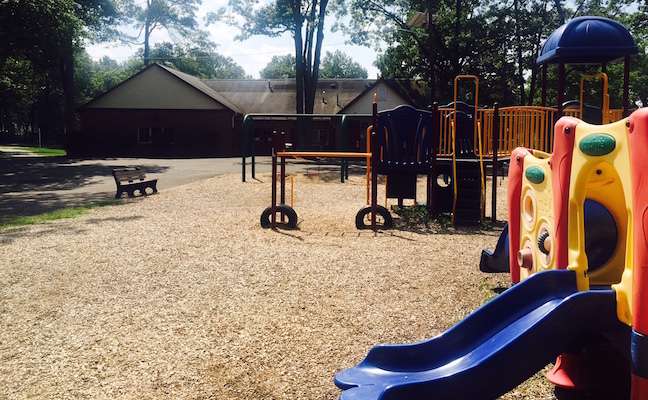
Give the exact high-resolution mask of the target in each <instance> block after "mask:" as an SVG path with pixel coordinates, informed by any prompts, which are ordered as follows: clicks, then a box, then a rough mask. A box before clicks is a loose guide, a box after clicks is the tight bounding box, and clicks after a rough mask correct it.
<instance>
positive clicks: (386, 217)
mask: <svg viewBox="0 0 648 400" xmlns="http://www.w3.org/2000/svg"><path fill="white" fill-rule="evenodd" d="M378 217H382V220H383V222H382V223H379V222H378ZM367 218H368V219H369V222H368V223H367V222H366V221H367ZM355 224H356V228H357V229H372V226H371V206H368V207H363V208H361V209H360V211H358V213H357V214H356V218H355ZM376 225H377V226H376V227H377V228H378V229H391V228H392V227H393V226H394V220H393V219H392V216H391V214H390V212H389V210H387V209H386V208H385V207H383V206H376Z"/></svg>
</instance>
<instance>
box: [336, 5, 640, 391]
mask: <svg viewBox="0 0 648 400" xmlns="http://www.w3.org/2000/svg"><path fill="white" fill-rule="evenodd" d="M590 22H592V23H590ZM619 27H621V26H620V25H619V24H617V23H614V22H613V21H610V20H606V19H601V18H592V17H586V18H577V19H574V20H572V21H570V22H569V23H567V24H566V25H564V26H562V27H561V28H559V29H558V30H557V31H556V32H557V33H556V32H555V33H554V34H552V35H551V36H550V38H549V39H548V40H547V42H546V43H545V45H544V47H543V52H542V53H541V55H540V57H539V62H543V61H547V60H551V59H552V58H551V57H553V56H555V55H556V54H561V53H562V54H563V55H565V57H566V58H562V59H560V64H559V70H562V73H561V74H560V75H562V78H561V79H560V80H562V81H563V84H564V62H566V61H569V62H593V61H596V60H601V59H605V60H607V61H612V60H614V59H617V58H619V57H622V58H624V60H625V65H626V68H625V70H626V74H625V75H626V85H624V86H625V90H624V101H623V103H624V110H623V111H622V112H623V113H624V114H625V113H627V104H628V101H627V100H628V99H627V97H626V96H627V71H628V59H629V58H628V57H629V54H631V53H632V52H636V47H634V48H633V45H634V42H633V41H632V38H631V37H629V34H628V33H627V31H625V29H623V31H625V34H627V35H626V36H624V37H622V39H624V40H620V39H619V35H621V34H623V32H622V31H621V28H623V27H621V28H619ZM610 29H613V30H614V32H612V33H616V35H613V34H610ZM570 32H572V33H573V32H576V33H578V34H579V35H584V36H589V38H590V39H591V43H592V46H590V48H589V51H588V49H584V48H583V41H582V40H581V41H580V42H579V41H578V40H575V38H574V37H572V38H570V37H569V36H567V39H570V40H566V43H568V44H569V43H571V45H572V46H575V47H576V46H579V47H578V48H577V50H578V52H573V51H571V52H570V48H569V46H567V45H564V47H562V48H561V46H560V44H561V43H562V42H561V38H560V37H561V35H564V34H569V33H570ZM579 32H580V33H579ZM601 32H603V33H605V32H607V33H608V36H605V35H603V36H601ZM628 37H629V41H628V40H627V39H628ZM629 43H630V44H632V46H631V45H630V44H629ZM559 50H560V51H559ZM571 50H573V49H571ZM575 53H576V54H575ZM576 57H580V58H576ZM596 57H598V58H596ZM601 57H602V58H601ZM607 61H606V62H607ZM596 78H600V79H602V80H603V85H605V84H606V82H605V81H606V78H607V77H606V76H605V75H598V76H596ZM585 79H590V77H586V78H585ZM583 82H584V81H581V86H582V85H583ZM558 97H559V99H560V97H561V95H560V92H559V96H558ZM562 104H563V102H562V101H559V107H558V111H557V112H558V114H560V113H562V111H563V110H560V108H561V106H562ZM581 104H583V102H582V101H581ZM602 104H603V107H602V110H603V112H602V115H601V122H603V123H607V124H603V125H594V124H589V123H587V122H584V121H581V120H579V119H577V118H574V117H570V116H563V117H562V118H561V119H559V120H558V122H557V123H556V124H555V126H554V128H553V132H552V133H551V134H550V135H546V136H544V138H545V140H542V138H543V136H542V135H543V131H544V129H543V125H542V124H540V125H539V127H538V126H536V131H535V132H536V135H535V137H536V138H538V139H539V140H536V141H535V142H530V143H536V144H537V145H538V147H540V149H529V148H527V147H526V146H525V147H518V148H516V149H512V150H511V161H510V166H509V182H508V194H507V200H508V204H509V224H508V227H507V229H506V230H505V233H504V234H503V235H502V237H501V238H500V241H499V242H498V246H497V248H496V251H495V253H496V254H497V255H500V256H501V253H502V252H508V257H507V261H508V264H509V265H508V267H509V268H508V269H509V270H510V273H511V278H512V281H513V282H514V283H515V284H514V286H513V287H511V288H510V289H508V290H507V291H505V292H504V293H502V294H501V295H499V296H497V297H496V298H494V299H493V300H491V301H489V302H488V303H486V304H485V305H484V306H482V307H481V308H479V309H478V310H476V311H474V312H473V313H472V314H470V315H469V316H468V317H467V318H465V319H464V320H463V321H461V322H460V323H458V324H457V325H455V326H454V327H453V328H451V329H450V330H448V331H447V332H445V333H443V334H441V335H439V336H437V337H435V338H433V339H429V340H425V341H422V342H419V343H414V344H406V345H379V346H376V347H374V348H373V349H371V351H370V352H369V354H368V355H367V357H366V358H365V359H364V360H363V361H362V362H361V363H359V364H358V365H357V366H355V367H353V368H349V369H346V370H343V371H341V372H339V373H338V374H336V376H335V383H336V385H337V386H338V387H339V388H340V389H342V390H343V391H342V395H341V399H343V400H352V399H353V400H360V399H363V400H369V399H381V400H397V399H398V400H401V399H410V400H418V399H428V398H434V399H477V398H480V399H481V398H496V397H497V396H499V395H502V394H504V393H506V392H507V391H509V390H511V389H513V388H514V387H515V386H517V385H518V384H520V383H521V382H523V381H524V380H526V379H527V378H529V377H530V376H531V375H533V374H534V373H535V372H537V371H538V370H540V369H542V368H543V367H544V366H545V365H547V364H549V363H550V362H551V361H553V360H554V359H555V358H556V357H558V358H557V361H556V363H555V366H554V368H553V369H552V371H551V372H549V373H548V374H547V377H548V379H549V380H550V381H551V382H552V383H554V384H555V385H556V386H557V388H560V389H561V390H571V391H572V392H570V394H569V395H570V396H572V397H570V398H574V397H573V396H574V395H575V394H577V395H582V396H584V398H588V399H592V398H595V399H627V398H632V399H633V400H643V399H648V217H646V216H647V215H648V186H647V185H646V182H648V159H647V158H646V157H645V153H646V152H647V151H648V108H644V109H640V110H637V111H635V112H634V113H632V115H630V116H629V117H627V118H625V119H622V120H619V121H616V122H612V123H608V122H611V121H613V120H614V119H615V118H616V117H617V116H618V113H619V112H618V111H615V112H611V111H610V110H609V99H607V98H606V97H605V96H604V98H603V102H602ZM578 111H579V112H580V113H581V115H584V113H585V110H584V109H580V110H578ZM565 114H566V113H565ZM543 146H545V147H543ZM547 146H551V147H552V148H553V152H552V153H549V152H548V151H546V150H547V149H548V147H547ZM493 152H494V154H496V153H497V149H496V148H494V149H493ZM507 242H508V243H507ZM507 244H508V246H507ZM496 254H493V255H492V256H495V255H496ZM483 258H484V257H482V259H483ZM487 258H488V257H487Z"/></svg>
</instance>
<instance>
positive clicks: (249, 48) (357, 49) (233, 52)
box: [86, 0, 378, 78]
mask: <svg viewBox="0 0 648 400" xmlns="http://www.w3.org/2000/svg"><path fill="white" fill-rule="evenodd" d="M227 1H228V0H216V1H214V0H207V1H205V0H203V4H202V5H201V7H200V9H199V12H198V16H199V20H200V22H201V24H202V25H203V28H205V29H206V30H207V31H208V32H209V33H210V37H211V40H213V41H214V42H215V43H216V44H217V45H218V48H217V51H218V52H219V53H221V54H223V55H226V56H229V57H232V58H233V59H234V61H236V62H237V63H238V64H239V65H241V66H242V67H243V69H245V73H246V74H249V75H251V76H252V77H253V78H258V77H259V71H260V70H261V69H262V68H263V67H264V66H265V65H266V64H267V63H268V62H269V61H270V59H271V58H272V56H276V55H285V54H293V52H294V50H293V42H292V38H291V37H290V35H288V34H285V35H283V36H281V37H277V38H269V37H265V36H255V37H252V38H250V39H248V40H245V41H236V40H234V37H235V36H236V34H237V33H238V30H237V29H236V28H235V27H232V26H229V25H227V24H225V23H216V24H213V25H210V26H208V27H205V26H204V23H203V20H204V17H205V15H207V13H208V12H210V11H215V10H217V9H218V8H220V7H222V6H225V5H226V4H227ZM327 18H328V23H327V25H328V26H331V25H332V22H333V18H334V16H328V17H327ZM169 40H170V38H169V35H168V34H167V33H166V32H165V31H164V30H157V31H155V32H154V33H153V35H152V37H151V41H152V43H157V42H162V41H169ZM346 42H347V38H346V37H345V36H344V35H343V34H341V33H339V32H337V33H333V32H330V30H327V32H326V34H325V37H324V46H323V52H322V54H324V53H325V52H326V51H334V50H342V51H344V52H345V53H347V54H349V55H350V56H351V57H353V59H354V60H355V61H357V62H358V63H360V64H361V65H362V66H363V67H364V68H366V69H367V72H368V73H369V78H375V77H376V76H377V74H378V70H377V69H376V67H375V66H374V65H373V62H374V61H375V59H376V52H375V50H374V49H371V48H368V47H363V46H355V45H349V44H346ZM138 48H139V46H136V45H127V44H123V43H119V42H112V43H100V44H92V45H89V46H88V47H87V48H86V50H87V51H88V53H89V54H90V56H91V57H92V58H93V59H95V60H97V59H99V58H101V57H103V56H109V57H110V58H112V59H115V60H118V61H123V60H125V59H127V58H129V57H130V56H132V55H133V54H134V53H135V52H136V51H137V49H138Z"/></svg>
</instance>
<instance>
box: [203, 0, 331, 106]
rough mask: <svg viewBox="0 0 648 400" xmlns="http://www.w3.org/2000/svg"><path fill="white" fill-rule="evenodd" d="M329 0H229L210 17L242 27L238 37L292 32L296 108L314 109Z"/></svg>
mask: <svg viewBox="0 0 648 400" xmlns="http://www.w3.org/2000/svg"><path fill="white" fill-rule="evenodd" d="M328 3H329V0H273V1H269V2H264V3H261V5H259V2H258V1H257V0H229V4H228V7H226V8H224V9H222V10H220V11H219V12H218V13H216V14H212V15H211V16H210V19H211V20H212V21H213V20H215V19H225V20H227V21H228V22H229V23H231V24H232V25H234V26H237V27H238V28H239V29H240V32H241V33H240V35H239V37H238V38H239V39H246V38H248V37H250V36H254V35H264V36H270V37H277V36H280V35H282V34H284V33H289V34H290V35H291V36H292V39H293V44H294V48H295V53H294V56H295V82H296V91H297V93H296V99H295V100H296V101H295V104H296V110H295V111H296V112H297V113H304V112H306V113H312V112H313V108H314V105H315V93H316V90H317V80H318V79H319V72H320V59H321V54H322V43H323V41H324V20H325V18H326V15H327V8H328Z"/></svg>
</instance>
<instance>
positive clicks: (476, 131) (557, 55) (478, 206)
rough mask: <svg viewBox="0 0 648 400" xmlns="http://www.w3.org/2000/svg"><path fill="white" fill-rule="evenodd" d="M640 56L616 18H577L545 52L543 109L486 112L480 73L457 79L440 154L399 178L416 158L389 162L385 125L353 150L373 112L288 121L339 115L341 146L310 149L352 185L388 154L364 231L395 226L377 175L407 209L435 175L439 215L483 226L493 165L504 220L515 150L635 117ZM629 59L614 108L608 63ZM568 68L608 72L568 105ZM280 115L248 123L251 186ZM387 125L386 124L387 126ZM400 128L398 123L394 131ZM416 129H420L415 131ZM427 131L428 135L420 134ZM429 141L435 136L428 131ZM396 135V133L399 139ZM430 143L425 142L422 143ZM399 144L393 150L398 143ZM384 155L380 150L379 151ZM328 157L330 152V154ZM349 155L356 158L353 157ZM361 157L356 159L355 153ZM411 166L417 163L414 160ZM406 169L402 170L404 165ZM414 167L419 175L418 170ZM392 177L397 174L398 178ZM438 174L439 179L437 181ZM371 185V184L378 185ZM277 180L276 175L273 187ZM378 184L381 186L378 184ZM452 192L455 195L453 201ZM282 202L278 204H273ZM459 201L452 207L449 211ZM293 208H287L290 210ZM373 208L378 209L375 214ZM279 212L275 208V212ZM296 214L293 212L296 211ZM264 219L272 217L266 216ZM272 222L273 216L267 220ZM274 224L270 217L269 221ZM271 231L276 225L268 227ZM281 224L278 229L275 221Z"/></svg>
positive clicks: (361, 222) (441, 111) (433, 205)
mask: <svg viewBox="0 0 648 400" xmlns="http://www.w3.org/2000/svg"><path fill="white" fill-rule="evenodd" d="M636 52H637V48H636V46H635V44H634V40H633V39H632V37H631V36H630V34H629V33H628V31H627V30H626V29H625V28H624V27H623V26H622V25H620V24H618V23H617V22H615V21H612V20H609V19H606V18H601V17H579V18H575V19H573V20H571V21H570V22H569V23H567V24H565V25H564V26H563V27H561V28H559V29H557V30H556V31H555V32H554V33H553V34H552V35H551V36H550V37H549V38H548V39H547V41H546V43H545V44H544V46H543V48H542V52H541V54H540V56H539V57H538V60H537V63H538V64H539V65H540V66H541V77H542V79H541V82H542V86H541V105H540V106H511V107H502V108H500V107H498V106H497V105H495V106H494V107H493V108H484V107H480V106H479V80H478V78H477V77H475V76H471V75H460V76H458V77H457V78H456V79H455V82H454V83H455V85H454V99H453V102H452V103H450V104H448V105H447V106H442V107H438V109H437V107H436V106H435V107H434V114H435V115H433V116H430V118H432V119H433V120H434V121H438V125H437V124H436V123H434V122H433V123H432V124H430V127H429V128H428V129H427V130H426V132H429V131H435V136H436V137H435V138H434V139H433V140H431V142H433V143H434V144H435V146H434V147H435V149H436V150H435V151H433V152H431V153H430V152H427V150H425V151H423V153H425V154H426V155H427V157H428V158H427V159H421V158H420V154H418V153H421V152H420V151H418V153H417V155H416V163H419V164H421V165H428V167H426V168H420V167H417V168H414V167H411V168H410V169H411V171H409V172H407V171H402V173H396V170H395V169H393V168H391V169H390V167H388V165H390V163H391V165H395V164H394V163H396V164H399V163H400V164H402V165H405V164H404V163H406V161H405V160H406V159H408V157H409V158H412V154H414V153H416V151H415V152H414V153H412V152H410V154H401V156H403V158H402V159H400V160H398V159H394V158H393V154H392V157H391V158H390V159H389V160H386V159H385V153H384V146H385V144H386V143H387V142H388V141H390V140H392V139H390V138H389V133H388V131H387V130H385V129H384V128H380V129H378V130H376V129H373V128H372V129H371V130H369V131H368V133H367V142H368V144H367V146H368V147H367V148H366V150H364V151H362V150H361V149H357V148H356V149H351V148H350V143H349V142H350V139H349V130H350V129H349V127H348V123H345V121H348V120H349V119H350V118H351V117H356V118H357V117H364V118H365V120H366V118H367V117H368V116H367V115H362V116H359V115H355V116H351V115H337V114H333V115H289V114H286V115H283V116H284V117H290V118H295V119H296V120H297V121H299V120H300V119H308V118H310V119H316V118H324V117H330V118H338V120H339V121H340V129H338V130H337V132H338V135H337V136H338V137H337V138H336V139H337V140H336V143H337V146H338V148H337V149H335V150H333V151H326V152H318V154H314V153H313V152H302V154H303V155H306V154H308V156H309V157H318V158H329V159H330V158H334V159H338V160H341V161H340V177H341V181H342V182H344V180H345V177H346V176H347V174H348V161H347V160H348V159H349V158H363V157H362V156H361V155H358V154H361V153H365V154H368V153H374V154H380V156H379V157H378V158H377V157H373V158H371V157H370V156H367V157H366V165H367V170H368V171H367V177H368V179H367V180H368V182H367V192H368V193H369V194H370V195H368V196H367V206H368V207H365V208H363V209H361V211H360V212H359V213H358V215H357V217H356V226H357V227H358V228H360V229H362V228H367V227H370V228H372V229H374V230H375V229H379V228H387V227H388V225H389V223H388V222H389V220H390V219H391V217H390V216H389V215H388V214H389V209H388V208H387V204H385V207H382V206H380V207H379V206H378V205H377V200H376V199H374V196H373V194H372V193H373V192H372V190H373V189H372V185H371V183H373V178H372V176H373V175H375V174H382V175H387V182H388V184H387V199H390V198H394V199H397V201H398V204H399V205H402V204H403V200H405V199H414V201H416V200H415V199H416V194H415V191H416V175H417V174H422V175H427V176H428V184H427V187H428V189H427V192H428V210H429V212H430V213H431V215H432V216H434V215H436V214H437V213H438V212H449V213H451V215H452V221H453V223H454V224H457V225H475V224H479V223H480V222H481V221H482V220H483V219H484V218H485V217H486V209H485V200H486V198H485V197H486V174H487V167H488V166H490V175H491V177H492V181H491V183H492V190H491V193H492V199H491V212H490V217H491V219H493V220H495V219H496V214H497V210H496V207H497V179H498V175H499V165H500V164H501V162H502V158H508V157H509V156H510V155H511V152H512V151H513V149H515V148H517V147H525V148H532V149H535V150H537V151H542V152H545V153H548V152H550V151H551V148H552V147H553V145H554V138H553V134H552V127H553V125H554V123H555V121H556V120H557V119H558V118H559V117H561V116H563V115H568V116H573V117H578V118H581V119H584V120H585V121H587V122H591V123H603V124H604V123H609V122H613V121H616V120H619V119H620V118H622V117H623V116H627V115H628V113H629V83H628V81H629V68H630V55H631V54H634V53H636ZM619 58H621V59H623V62H624V82H623V96H622V97H623V100H622V108H620V109H611V108H610V99H609V94H608V77H607V74H606V69H607V64H608V63H610V62H613V61H615V60H617V59H619ZM549 64H556V65H557V75H558V82H557V96H556V100H557V101H556V103H557V104H556V106H555V107H549V106H547V69H548V65H549ZM568 64H595V65H600V67H601V72H599V73H596V74H591V75H584V76H582V77H581V79H580V96H579V100H578V101H570V102H565V101H564V93H565V85H566V75H567V71H566V65H568ZM466 80H467V81H473V82H474V95H473V99H474V104H473V105H468V104H466V103H463V102H461V101H459V100H458V96H457V93H458V88H459V84H460V82H461V81H466ZM598 80H600V82H601V83H600V84H601V89H602V93H603V94H602V98H601V104H600V107H595V106H589V105H587V104H586V101H585V97H584V93H585V85H586V84H587V83H589V82H590V81H595V82H596V81H598ZM391 111H392V112H391V113H390V110H386V111H383V112H381V113H384V114H383V115H394V113H393V110H391ZM278 116H280V115H278V114H277V115H272V114H267V115H248V116H246V118H245V121H246V129H245V132H246V133H245V134H244V135H243V143H242V149H243V151H242V152H243V157H242V178H243V181H245V176H246V159H247V154H251V155H252V176H253V178H254V176H255V157H254V149H253V144H254V139H253V137H252V136H253V135H252V132H253V128H251V126H252V124H253V121H254V119H255V118H261V117H278ZM371 118H372V125H371V126H372V127H376V128H378V127H377V125H376V124H377V123H383V122H381V121H383V119H384V117H383V116H381V117H380V118H378V117H377V115H376V112H375V111H374V113H373V115H372V116H371ZM383 125H384V123H383ZM393 126H394V125H392V129H394V128H393ZM410 128H411V129H414V130H416V129H417V128H416V127H410ZM418 133H420V132H418ZM416 134H417V133H416V131H414V132H412V133H408V134H403V133H402V132H399V134H398V135H395V136H398V137H401V136H408V135H409V136H411V135H414V136H416ZM426 135H428V136H429V133H426ZM370 136H374V140H373V143H375V144H376V145H377V146H378V148H377V149H373V150H374V151H372V148H371V146H373V144H371V143H370V140H369V139H370ZM392 136H394V135H392ZM421 143H422V142H421ZM392 147H393V146H392ZM376 151H378V152H380V153H376ZM291 153H292V155H291V154H288V153H287V152H285V151H283V152H282V154H284V155H285V157H280V158H281V162H282V164H283V163H285V158H286V157H296V153H295V152H291ZM326 153H328V154H329V155H327V154H326ZM342 153H345V154H347V153H348V154H349V156H345V155H343V154H342ZM353 153H356V156H353V155H352V154H353ZM331 154H337V155H338V156H339V157H333V156H332V155H331ZM409 161H411V160H409ZM374 162H376V163H377V164H376V166H375V168H373V169H372V167H371V165H372V163H374ZM401 169H402V167H401ZM414 170H417V171H416V172H414ZM390 175H391V176H390ZM432 175H438V177H437V178H436V179H435V178H434V177H433V176H432ZM280 180H281V182H282V189H281V193H284V192H285V188H284V184H283V182H285V177H283V176H282V177H281V178H280ZM370 181H371V182H370ZM438 181H441V182H443V183H445V184H449V185H451V189H452V190H451V191H448V190H443V189H439V187H442V185H437V184H436V182H438ZM275 183H276V179H275V178H273V184H275ZM373 186H375V185H373ZM448 193H450V195H451V197H450V200H448V197H447V196H448ZM272 204H274V202H273V203H272ZM448 204H451V206H447V205H448ZM271 207H272V208H273V209H274V210H275V213H276V212H277V211H279V212H280V213H281V218H282V219H283V218H284V217H285V215H284V214H285V209H286V207H287V206H286V205H285V204H283V203H282V204H279V205H278V206H272V205H271ZM286 210H287V209H286ZM372 210H373V211H372ZM270 212H272V211H270ZM292 213H294V210H292V211H291V214H292ZM376 214H379V215H380V216H381V217H382V219H383V221H385V222H386V223H387V224H385V223H383V224H380V225H377V224H376ZM264 215H266V216H267V215H269V214H268V211H267V209H266V211H264ZM366 216H370V222H369V223H367V221H366V219H365V217H366ZM264 218H265V217H264ZM264 220H265V221H267V218H266V219H264ZM262 225H264V226H268V224H262ZM271 225H272V226H273V227H274V226H275V224H271Z"/></svg>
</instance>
